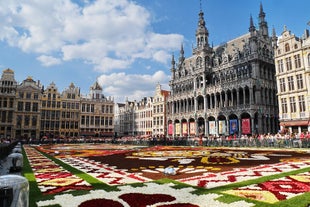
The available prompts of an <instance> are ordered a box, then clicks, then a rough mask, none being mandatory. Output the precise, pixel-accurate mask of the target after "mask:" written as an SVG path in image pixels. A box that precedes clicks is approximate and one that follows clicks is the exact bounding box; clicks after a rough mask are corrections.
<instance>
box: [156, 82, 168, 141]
mask: <svg viewBox="0 0 310 207" xmlns="http://www.w3.org/2000/svg"><path fill="white" fill-rule="evenodd" d="M168 95H169V91H167V90H163V89H162V86H161V85H160V84H159V83H158V84H157V86H156V89H155V95H154V98H153V116H152V117H153V133H152V134H153V136H155V137H163V136H165V135H166V123H167V121H166V107H167V105H166V102H167V98H168Z"/></svg>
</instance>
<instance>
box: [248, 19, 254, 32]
mask: <svg viewBox="0 0 310 207" xmlns="http://www.w3.org/2000/svg"><path fill="white" fill-rule="evenodd" d="M254 31H255V26H254V22H253V17H252V15H250V27H249V32H254Z"/></svg>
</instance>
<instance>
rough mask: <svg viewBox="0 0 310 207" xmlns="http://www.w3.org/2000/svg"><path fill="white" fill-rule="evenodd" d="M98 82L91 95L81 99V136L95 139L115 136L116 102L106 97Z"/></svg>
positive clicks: (92, 87) (91, 90) (93, 86)
mask: <svg viewBox="0 0 310 207" xmlns="http://www.w3.org/2000/svg"><path fill="white" fill-rule="evenodd" d="M102 90H103V89H102V87H101V86H100V85H99V84H98V82H97V81H96V82H95V83H94V84H93V85H92V86H91V87H90V93H89V95H88V96H86V97H81V99H80V100H81V110H80V135H82V136H95V137H113V136H114V100H113V99H112V98H111V97H105V96H104V95H103V93H102Z"/></svg>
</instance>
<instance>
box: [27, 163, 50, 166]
mask: <svg viewBox="0 0 310 207" xmlns="http://www.w3.org/2000/svg"><path fill="white" fill-rule="evenodd" d="M31 165H32V166H41V165H44V166H46V165H55V163H54V162H41V163H33V164H31Z"/></svg>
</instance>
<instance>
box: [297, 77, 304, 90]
mask: <svg viewBox="0 0 310 207" xmlns="http://www.w3.org/2000/svg"><path fill="white" fill-rule="evenodd" d="M296 80H297V89H303V87H304V82H303V79H302V74H298V75H296Z"/></svg>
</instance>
